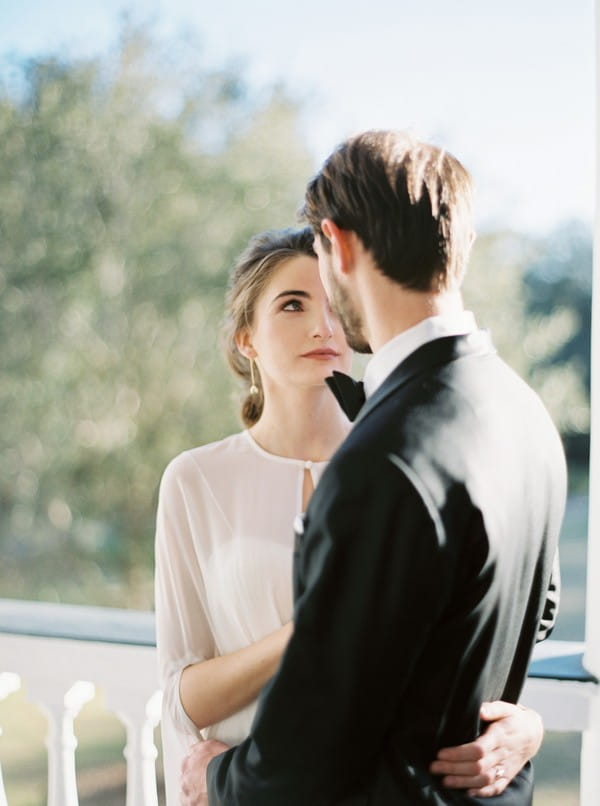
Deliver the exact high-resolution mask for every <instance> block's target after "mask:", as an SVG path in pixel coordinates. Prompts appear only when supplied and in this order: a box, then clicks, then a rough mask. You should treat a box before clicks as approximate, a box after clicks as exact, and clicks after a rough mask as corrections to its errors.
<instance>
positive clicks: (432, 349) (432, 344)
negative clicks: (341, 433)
mask: <svg viewBox="0 0 600 806" xmlns="http://www.w3.org/2000/svg"><path fill="white" fill-rule="evenodd" d="M494 352H495V349H494V346H493V344H492V340H491V338H490V334H489V331H487V330H475V331H473V332H472V333H468V334H466V335H463V336H444V337H442V338H440V339H434V340H433V341H429V342H427V343H426V344H423V345H421V347H419V348H417V349H416V350H415V351H414V352H413V353H411V354H410V355H409V356H408V357H407V358H405V359H404V361H402V362H401V363H400V364H398V366H397V367H396V369H395V370H393V372H392V373H391V374H390V375H389V376H388V377H387V378H386V379H385V381H384V382H383V383H382V384H381V386H379V387H378V388H377V389H376V390H375V392H374V393H373V394H372V395H371V396H370V397H369V398H367V401H366V403H365V405H364V406H363V407H362V409H361V410H360V413H359V415H358V417H357V418H356V420H355V421H354V428H355V427H356V426H357V424H358V423H359V422H360V421H361V420H363V419H364V418H365V417H368V415H369V414H370V412H372V411H373V409H374V408H376V407H377V406H378V405H379V404H380V403H381V402H382V401H384V400H385V399H386V398H387V397H389V396H390V395H391V394H393V393H394V392H395V391H396V390H397V389H398V388H399V387H400V386H402V385H403V384H405V383H406V382H407V381H409V380H410V379H411V378H413V377H414V376H415V375H418V374H419V373H421V372H423V371H425V370H428V369H431V368H433V367H436V366H441V365H443V364H448V363H450V362H451V361H455V360H456V359H458V358H465V357H467V356H477V355H489V354H491V353H494Z"/></svg>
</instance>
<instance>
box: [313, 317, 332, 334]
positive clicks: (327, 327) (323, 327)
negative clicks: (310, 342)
mask: <svg viewBox="0 0 600 806" xmlns="http://www.w3.org/2000/svg"><path fill="white" fill-rule="evenodd" d="M332 318H333V314H332V313H331V311H329V310H323V311H321V312H320V314H319V315H318V316H317V320H316V322H315V328H314V333H313V335H314V337H315V338H322V339H323V338H326V339H328V338H331V336H333V321H332Z"/></svg>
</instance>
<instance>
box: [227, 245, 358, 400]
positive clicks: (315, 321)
mask: <svg viewBox="0 0 600 806" xmlns="http://www.w3.org/2000/svg"><path fill="white" fill-rule="evenodd" d="M242 345H243V347H244V348H245V349H244V350H243V351H244V353H245V354H246V355H248V356H249V357H253V358H254V359H255V360H256V363H257V364H258V367H259V369H260V373H261V378H262V382H263V387H264V388H265V390H268V388H269V387H271V386H272V385H282V386H287V387H290V386H322V385H323V381H324V379H325V378H326V377H327V376H328V375H331V373H332V371H333V370H334V369H335V370H339V371H340V372H349V370H350V364H351V362H352V352H351V350H350V348H349V347H348V344H347V342H346V339H345V337H344V333H343V331H342V326H341V324H340V322H339V320H338V318H337V317H336V316H335V314H334V313H333V312H332V310H331V308H330V307H329V301H328V299H327V296H326V294H325V289H324V288H323V286H322V284H321V280H320V278H319V268H318V263H317V260H316V258H311V257H308V256H304V255H299V256H297V257H292V258H290V259H289V260H286V261H285V262H284V263H282V264H281V265H280V266H279V267H278V268H277V269H275V271H274V272H273V275H272V277H271V279H270V280H269V282H268V283H267V285H266V286H265V288H264V290H263V292H262V294H261V295H260V297H259V298H258V301H257V304H256V308H255V311H254V321H253V324H252V327H251V328H250V330H249V332H248V333H246V334H244V335H243V336H242Z"/></svg>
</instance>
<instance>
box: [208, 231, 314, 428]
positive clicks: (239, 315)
mask: <svg viewBox="0 0 600 806" xmlns="http://www.w3.org/2000/svg"><path fill="white" fill-rule="evenodd" d="M312 244H313V233H312V230H311V229H310V227H305V228H303V229H284V230H269V231H267V232H261V233H260V234H258V235H255V236H254V237H253V238H252V239H251V241H250V243H249V244H248V246H247V247H246V249H245V250H244V251H243V252H242V254H241V255H240V256H239V258H238V259H237V261H236V263H235V265H234V266H233V269H232V272H231V276H230V281H229V287H228V290H227V296H226V298H225V320H224V325H223V335H224V343H225V355H226V357H227V362H228V364H229V366H230V367H231V369H232V370H233V372H234V373H235V374H236V375H237V376H238V378H241V379H242V381H243V386H244V393H243V398H242V408H241V417H242V421H243V422H244V425H246V426H251V425H254V423H256V422H258V420H259V419H260V416H261V414H262V411H263V406H264V393H263V387H262V382H261V378H260V372H259V371H258V367H256V366H255V369H254V381H255V384H256V386H257V387H258V393H255V394H251V393H250V384H251V373H250V360H249V359H248V358H246V356H245V355H243V354H242V353H241V352H240V350H239V348H238V346H237V343H236V339H237V337H238V335H239V334H240V333H241V331H243V330H245V329H249V328H251V327H252V325H253V323H254V314H255V311H256V303H257V300H258V298H259V297H260V295H261V294H262V292H263V290H264V288H265V286H266V285H267V283H268V282H269V280H270V279H271V277H272V276H273V273H274V272H275V271H276V270H277V269H278V268H279V266H281V264H282V263H283V262H284V261H286V260H290V259H291V258H294V257H299V256H307V257H316V256H315V253H314V250H313V245H312Z"/></svg>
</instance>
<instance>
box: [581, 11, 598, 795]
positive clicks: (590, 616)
mask: <svg viewBox="0 0 600 806" xmlns="http://www.w3.org/2000/svg"><path fill="white" fill-rule="evenodd" d="M595 13H596V20H595V23H596V25H595V28H596V99H595V103H596V137H595V140H596V214H595V225H594V274H593V281H592V356H591V362H592V396H591V414H592V417H591V446H590V482H589V501H590V503H589V527H588V566H587V597H586V619H585V641H586V650H585V656H584V665H585V667H586V668H587V669H588V670H589V671H590V672H592V674H594V675H595V676H596V677H598V678H600V0H596V4H595ZM590 717H591V718H590V727H589V728H588V730H585V731H584V732H583V734H582V745H581V790H580V791H581V806H596V805H597V804H598V803H600V764H599V763H598V760H599V759H600V701H599V700H598V697H596V702H594V703H593V707H592V710H591V714H590Z"/></svg>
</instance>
